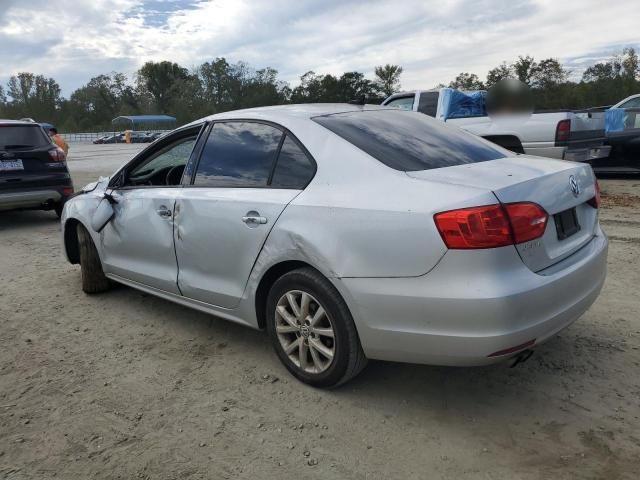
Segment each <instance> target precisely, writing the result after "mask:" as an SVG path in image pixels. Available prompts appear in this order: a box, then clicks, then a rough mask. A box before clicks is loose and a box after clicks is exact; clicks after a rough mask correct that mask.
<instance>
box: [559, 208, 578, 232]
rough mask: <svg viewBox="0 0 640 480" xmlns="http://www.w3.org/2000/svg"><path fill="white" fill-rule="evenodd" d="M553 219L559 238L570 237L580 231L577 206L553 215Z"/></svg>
mask: <svg viewBox="0 0 640 480" xmlns="http://www.w3.org/2000/svg"><path fill="white" fill-rule="evenodd" d="M553 220H554V222H555V224H556V232H557V233H558V240H564V239H565V238H569V237H570V236H571V235H574V234H576V233H578V232H579V231H580V224H579V223H578V215H577V214H576V209H575V207H574V208H570V209H568V210H564V211H563V212H560V213H556V214H555V215H554V216H553Z"/></svg>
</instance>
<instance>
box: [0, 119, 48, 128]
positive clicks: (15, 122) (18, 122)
mask: <svg viewBox="0 0 640 480" xmlns="http://www.w3.org/2000/svg"><path fill="white" fill-rule="evenodd" d="M0 125H26V126H30V127H39V126H40V124H39V123H34V122H27V121H26V120H8V119H7V120H5V119H3V118H0Z"/></svg>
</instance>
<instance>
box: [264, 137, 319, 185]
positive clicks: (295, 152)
mask: <svg viewBox="0 0 640 480" xmlns="http://www.w3.org/2000/svg"><path fill="white" fill-rule="evenodd" d="M315 173H316V167H315V164H314V162H313V161H312V160H311V159H310V158H309V157H308V156H307V154H306V153H305V152H304V151H303V150H302V148H301V147H300V146H299V145H298V144H297V143H296V141H295V140H294V139H293V138H292V137H291V135H287V136H286V138H285V140H284V142H283V143H282V148H281V149H280V154H279V155H278V162H277V163H276V168H275V170H274V172H273V177H272V179H271V186H272V187H274V188H295V189H299V190H302V189H304V188H305V187H306V186H307V184H308V183H309V182H310V181H311V179H312V178H313V175H314V174H315Z"/></svg>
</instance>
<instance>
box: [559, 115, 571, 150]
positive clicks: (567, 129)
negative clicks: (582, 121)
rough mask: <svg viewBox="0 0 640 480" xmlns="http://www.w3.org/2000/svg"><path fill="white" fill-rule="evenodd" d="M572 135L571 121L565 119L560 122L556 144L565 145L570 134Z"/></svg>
mask: <svg viewBox="0 0 640 480" xmlns="http://www.w3.org/2000/svg"><path fill="white" fill-rule="evenodd" d="M570 133H571V120H570V119H565V120H560V121H559V122H558V126H557V127H556V144H558V143H565V142H568V141H569V134H570Z"/></svg>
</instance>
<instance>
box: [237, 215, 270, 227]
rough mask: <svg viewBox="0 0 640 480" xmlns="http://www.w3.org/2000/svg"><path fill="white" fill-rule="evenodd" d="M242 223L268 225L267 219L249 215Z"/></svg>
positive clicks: (243, 218)
mask: <svg viewBox="0 0 640 480" xmlns="http://www.w3.org/2000/svg"><path fill="white" fill-rule="evenodd" d="M242 221H243V222H244V223H246V224H247V225H264V224H265V223H267V219H266V218H265V217H261V216H259V215H258V214H256V215H249V214H247V215H246V216H245V217H242Z"/></svg>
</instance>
